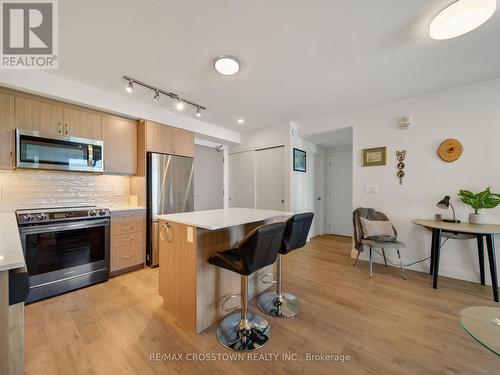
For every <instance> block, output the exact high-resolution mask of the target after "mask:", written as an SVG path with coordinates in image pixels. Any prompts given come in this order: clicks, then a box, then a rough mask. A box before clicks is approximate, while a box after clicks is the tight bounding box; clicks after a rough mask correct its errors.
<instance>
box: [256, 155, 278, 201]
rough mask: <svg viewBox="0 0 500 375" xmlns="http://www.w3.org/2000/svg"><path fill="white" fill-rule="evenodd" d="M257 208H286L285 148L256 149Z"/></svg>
mask: <svg viewBox="0 0 500 375" xmlns="http://www.w3.org/2000/svg"><path fill="white" fill-rule="evenodd" d="M255 201H256V206H255V207H256V208H261V209H265V210H279V211H283V210H285V148H284V147H283V146H281V147H273V148H267V149H263V150H257V151H255Z"/></svg>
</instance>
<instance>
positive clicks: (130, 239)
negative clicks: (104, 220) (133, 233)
mask: <svg viewBox="0 0 500 375" xmlns="http://www.w3.org/2000/svg"><path fill="white" fill-rule="evenodd" d="M133 240H134V238H133V237H130V238H122V241H133Z"/></svg>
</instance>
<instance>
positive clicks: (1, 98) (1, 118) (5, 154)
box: [0, 94, 16, 169]
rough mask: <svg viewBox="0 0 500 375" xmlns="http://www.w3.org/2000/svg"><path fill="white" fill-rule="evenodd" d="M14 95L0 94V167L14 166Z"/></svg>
mask: <svg viewBox="0 0 500 375" xmlns="http://www.w3.org/2000/svg"><path fill="white" fill-rule="evenodd" d="M14 118H15V116H14V96H13V95H6V94H0V169H12V168H14V159H15V156H14V150H15V146H14V144H15V143H14V134H15V129H16V125H15V120H14Z"/></svg>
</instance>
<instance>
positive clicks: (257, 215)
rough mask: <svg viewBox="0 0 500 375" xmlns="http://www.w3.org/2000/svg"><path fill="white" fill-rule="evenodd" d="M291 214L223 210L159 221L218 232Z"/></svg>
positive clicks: (196, 212) (245, 209) (161, 217)
mask: <svg viewBox="0 0 500 375" xmlns="http://www.w3.org/2000/svg"><path fill="white" fill-rule="evenodd" d="M291 215H293V213H291V212H285V211H270V210H258V209H254V208H237V207H233V208H223V209H219V210H208V211H195V212H185V213H180V214H169V215H158V216H156V218H157V219H159V220H166V221H172V222H174V223H180V224H185V225H191V226H193V227H197V228H203V229H208V230H218V229H223V228H229V227H234V226H237V225H242V224H248V223H254V222H256V221H262V220H268V219H274V218H278V217H284V218H285V217H289V216H291Z"/></svg>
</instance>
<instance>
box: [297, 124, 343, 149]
mask: <svg viewBox="0 0 500 375" xmlns="http://www.w3.org/2000/svg"><path fill="white" fill-rule="evenodd" d="M305 138H306V139H307V140H309V141H310V142H312V143H314V144H316V145H318V146H321V147H324V148H325V149H328V150H344V149H346V150H347V149H352V126H349V127H347V128H342V129H336V130H332V131H329V132H324V133H318V134H311V135H308V136H305Z"/></svg>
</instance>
